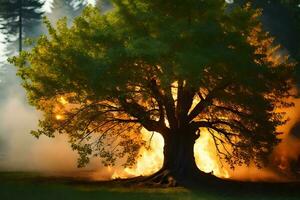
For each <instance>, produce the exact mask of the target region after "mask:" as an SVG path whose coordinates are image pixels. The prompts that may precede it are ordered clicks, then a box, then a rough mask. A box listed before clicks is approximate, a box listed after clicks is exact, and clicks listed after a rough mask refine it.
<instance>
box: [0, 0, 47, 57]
mask: <svg viewBox="0 0 300 200" xmlns="http://www.w3.org/2000/svg"><path fill="white" fill-rule="evenodd" d="M43 4H44V3H43V2H41V1H40V0H26V1H23V0H1V1H0V18H3V19H4V23H2V25H3V27H2V29H4V30H5V33H6V34H7V38H6V39H7V40H8V41H9V37H10V36H11V35H17V34H18V35H19V51H20V52H21V51H22V39H23V36H22V34H23V31H24V29H25V32H28V31H29V30H30V29H31V28H32V25H33V24H36V23H37V22H38V21H40V20H41V16H42V15H43V11H42V10H41V8H42V6H43Z"/></svg>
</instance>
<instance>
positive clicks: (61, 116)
mask: <svg viewBox="0 0 300 200" xmlns="http://www.w3.org/2000/svg"><path fill="white" fill-rule="evenodd" d="M55 118H56V119H57V120H63V119H64V116H63V115H59V114H58V115H55Z"/></svg>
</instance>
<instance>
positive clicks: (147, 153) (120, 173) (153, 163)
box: [55, 91, 229, 179]
mask: <svg viewBox="0 0 300 200" xmlns="http://www.w3.org/2000/svg"><path fill="white" fill-rule="evenodd" d="M175 93H176V91H173V95H174V96H175ZM57 101H58V102H59V103H60V104H61V105H62V106H63V109H65V108H66V106H68V105H69V102H68V101H67V100H66V98H65V97H63V96H60V97H58V99H57ZM55 118H56V119H57V120H64V116H63V114H62V113H61V110H60V112H59V113H58V114H56V116H55ZM166 123H168V121H166ZM141 133H142V138H143V139H144V140H145V141H147V142H148V144H147V145H146V146H145V147H142V148H141V149H140V150H139V155H140V157H139V158H138V160H137V163H136V165H135V166H133V167H131V168H129V167H127V168H125V169H124V170H116V171H114V173H113V174H112V179H117V178H129V177H134V176H147V175H151V174H153V173H155V172H156V171H158V170H159V169H160V168H161V167H162V165H163V147H164V140H163V137H162V136H161V135H160V134H159V133H156V132H149V131H147V130H146V129H144V128H143V129H142V131H141ZM194 156H195V161H196V164H197V166H198V168H199V169H200V170H202V171H204V172H206V173H212V174H214V175H215V176H217V177H220V178H229V172H228V171H227V170H226V169H225V168H223V167H222V163H221V161H220V160H219V157H218V156H217V151H216V148H215V144H214V141H213V139H212V137H211V135H210V134H209V132H208V131H207V130H206V129H203V130H201V135H200V137H199V139H198V140H196V143H195V146H194ZM107 170H108V171H111V170H112V169H111V168H108V169H107Z"/></svg>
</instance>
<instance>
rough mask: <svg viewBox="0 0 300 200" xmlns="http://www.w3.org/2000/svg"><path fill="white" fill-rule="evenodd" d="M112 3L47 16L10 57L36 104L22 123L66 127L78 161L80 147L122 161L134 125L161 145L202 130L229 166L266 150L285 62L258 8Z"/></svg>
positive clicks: (132, 145) (287, 68)
mask: <svg viewBox="0 0 300 200" xmlns="http://www.w3.org/2000/svg"><path fill="white" fill-rule="evenodd" d="M112 2H113V6H114V8H113V9H112V10H110V11H109V12H106V13H104V14H101V12H99V10H98V9H96V8H92V7H88V8H86V9H85V10H84V11H83V13H82V15H81V16H79V17H77V18H76V19H75V20H74V22H73V24H72V26H70V27H68V26H67V22H66V19H62V20H60V21H58V23H57V25H56V27H53V26H52V25H51V24H50V23H49V22H48V21H47V20H46V21H45V23H46V25H47V27H48V30H49V36H45V35H43V36H41V37H40V38H39V39H38V42H37V43H36V44H35V47H34V48H33V49H32V50H31V51H27V52H22V54H21V55H20V56H19V57H15V58H13V59H11V62H13V63H14V64H15V65H17V66H18V75H19V76H20V77H21V78H22V79H23V86H24V87H25V89H26V90H27V94H28V99H29V102H30V103H31V104H32V105H34V106H35V107H37V108H38V109H39V110H41V111H43V113H44V118H43V119H42V120H41V121H40V129H39V130H37V131H33V134H34V135H35V136H37V137H38V136H40V135H41V134H45V135H47V136H50V137H52V136H54V135H55V133H62V134H67V135H68V136H69V137H70V143H71V144H72V147H73V148H74V149H76V150H78V152H79V154H80V155H81V159H80V161H79V164H80V165H84V164H86V163H87V162H88V161H89V158H90V157H91V156H99V157H102V158H104V162H105V163H106V164H113V163H114V162H115V161H116V160H118V159H119V158H121V157H124V156H125V157H126V158H127V159H126V160H125V164H127V165H132V164H133V163H134V161H135V159H136V158H137V152H138V149H139V147H140V146H141V145H143V144H144V142H143V141H142V140H141V137H140V131H141V128H145V129H147V130H148V131H155V132H158V133H160V134H161V135H162V136H163V137H164V139H165V146H168V143H169V141H171V142H170V143H172V144H173V146H172V145H171V150H170V151H175V150H176V149H181V147H180V148H179V146H180V144H182V143H185V142H186V141H187V140H188V138H192V140H193V141H194V140H195V139H196V138H197V137H199V134H200V135H201V130H203V129H207V130H209V131H210V133H211V135H212V137H213V139H214V141H215V144H216V148H217V149H218V152H219V154H220V156H221V157H222V158H223V159H226V160H227V161H228V162H229V163H230V164H231V165H232V166H235V165H239V164H249V163H250V162H251V161H253V162H255V163H256V164H257V165H259V164H262V163H264V161H267V158H268V155H269V154H270V152H271V151H272V148H273V147H274V145H276V144H277V143H278V142H279V140H278V139H277V135H278V134H279V133H278V132H277V130H276V127H277V126H279V125H282V124H284V123H285V118H284V113H278V112H275V110H276V109H277V108H282V107H288V106H291V104H289V103H286V102H285V101H284V99H285V98H288V97H290V96H291V95H292V94H291V88H292V86H293V85H292V83H293V82H292V78H293V77H292V73H293V70H294V64H293V63H291V62H290V61H289V58H288V56H281V54H280V47H279V46H278V45H276V44H275V43H274V38H272V37H271V36H270V35H269V34H268V33H266V32H264V31H263V30H262V25H261V22H260V20H259V16H260V11H259V10H255V9H252V8H251V6H250V5H248V4H247V5H243V6H241V7H236V8H234V9H232V10H228V9H227V4H226V3H225V2H224V0H210V1H199V0H187V1H178V0H151V1H150V0H149V1H148V0H113V1H112ZM172 141H176V142H172ZM176 145H177V146H176ZM189 145H190V146H193V142H191V143H189ZM177 147H178V148H177ZM182 148H185V147H182ZM165 151H166V150H165ZM177 155H178V157H179V155H180V154H177ZM165 157H166V154H165ZM180 158H183V157H180ZM165 162H166V161H165ZM176 163H178V162H176ZM182 163H184V162H183V161H182ZM172 165H175V162H173V163H172Z"/></svg>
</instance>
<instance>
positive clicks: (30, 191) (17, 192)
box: [0, 172, 300, 200]
mask: <svg viewBox="0 0 300 200" xmlns="http://www.w3.org/2000/svg"><path fill="white" fill-rule="evenodd" d="M0 199H1V200H15V199H16V200H20V199H22V200H25V199H26V200H27V199H28V200H36V199H39V200H48V199H49V200H50V199H51V200H54V199H55V200H60V199H63V200H68V199H70V200H81V199H99V200H139V199H151V200H168V199H174V200H223V199H224V200H231V199H233V200H235V199H238V200H285V199H286V200H292V199H293V200H294V199H295V200H299V199H300V187H299V185H298V184H267V183H260V184H257V183H255V184H254V183H234V184H231V185H229V186H226V187H222V186H221V187H217V186H207V185H205V184H203V186H199V187H197V188H194V189H185V188H165V189H157V188H156V189H155V188H141V187H137V186H135V187H122V186H118V185H113V186H112V185H107V184H103V183H99V182H98V183H97V182H88V181H80V180H74V179H70V178H57V177H45V176H41V175H39V174H35V173H21V172H0Z"/></svg>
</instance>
